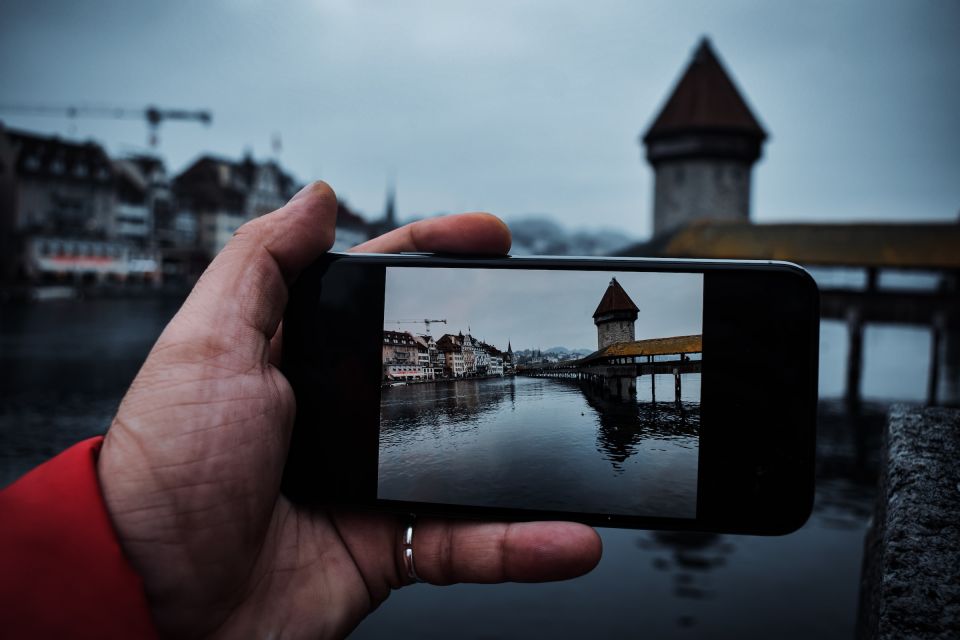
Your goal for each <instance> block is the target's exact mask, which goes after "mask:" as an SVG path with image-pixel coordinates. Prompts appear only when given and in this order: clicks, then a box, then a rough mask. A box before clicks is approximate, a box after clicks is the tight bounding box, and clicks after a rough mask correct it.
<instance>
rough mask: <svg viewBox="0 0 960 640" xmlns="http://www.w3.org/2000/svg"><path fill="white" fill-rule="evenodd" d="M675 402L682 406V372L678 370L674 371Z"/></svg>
mask: <svg viewBox="0 0 960 640" xmlns="http://www.w3.org/2000/svg"><path fill="white" fill-rule="evenodd" d="M673 401H674V403H675V404H676V405H677V406H679V405H680V370H679V369H677V368H674V369H673Z"/></svg>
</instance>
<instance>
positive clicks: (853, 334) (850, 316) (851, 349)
mask: <svg viewBox="0 0 960 640" xmlns="http://www.w3.org/2000/svg"><path fill="white" fill-rule="evenodd" d="M847 332H848V333H849V336H850V344H849V346H848V347H847V388H846V390H845V393H844V398H845V400H846V403H847V408H848V409H850V410H856V409H858V408H859V407H860V377H861V368H862V366H863V317H862V316H861V313H860V309H859V308H857V307H850V308H849V309H847Z"/></svg>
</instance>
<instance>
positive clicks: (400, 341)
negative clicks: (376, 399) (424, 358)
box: [382, 331, 432, 380]
mask: <svg viewBox="0 0 960 640" xmlns="http://www.w3.org/2000/svg"><path fill="white" fill-rule="evenodd" d="M418 347H419V344H418V342H417V340H416V338H414V337H413V335H412V334H410V333H409V332H406V331H384V332H383V360H382V361H383V379H384V380H425V379H426V376H427V370H428V369H429V367H425V366H424V365H423V364H421V362H420V360H419V349H418ZM431 371H432V370H431Z"/></svg>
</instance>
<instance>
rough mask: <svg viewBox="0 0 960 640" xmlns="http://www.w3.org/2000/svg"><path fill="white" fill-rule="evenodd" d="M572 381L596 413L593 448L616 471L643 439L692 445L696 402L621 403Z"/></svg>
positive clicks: (696, 426) (697, 414) (697, 417)
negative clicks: (595, 443) (594, 445)
mask: <svg viewBox="0 0 960 640" xmlns="http://www.w3.org/2000/svg"><path fill="white" fill-rule="evenodd" d="M570 384H576V385H577V386H578V387H579V389H580V391H581V392H582V393H583V395H584V397H585V398H586V401H587V404H589V405H590V407H591V408H592V409H593V410H594V411H595V412H596V414H597V416H598V418H599V423H600V428H599V429H598V430H597V450H598V451H599V452H600V453H602V454H603V456H604V457H605V458H606V459H607V460H608V461H610V463H611V465H612V466H613V468H614V469H615V470H616V471H617V472H622V471H623V463H624V462H626V460H627V459H628V458H629V457H630V456H632V455H634V454H635V453H636V452H637V449H638V447H639V446H641V444H642V443H643V441H644V440H647V439H650V438H662V439H666V440H671V441H674V442H676V443H677V444H678V445H679V446H692V447H695V446H696V438H697V436H698V435H699V430H700V404H699V403H696V402H681V403H673V402H659V403H653V402H636V401H634V402H623V401H620V400H617V399H611V398H609V397H607V396H604V395H603V394H602V393H600V392H598V391H597V389H596V387H595V386H593V385H589V384H582V383H573V382H571V383H570Z"/></svg>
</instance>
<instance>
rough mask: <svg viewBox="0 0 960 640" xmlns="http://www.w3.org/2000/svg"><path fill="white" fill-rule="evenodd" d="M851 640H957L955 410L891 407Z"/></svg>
mask: <svg viewBox="0 0 960 640" xmlns="http://www.w3.org/2000/svg"><path fill="white" fill-rule="evenodd" d="M860 587H861V588H860V611H859V616H858V623H857V636H858V638H862V639H865V638H871V639H873V638H877V639H883V640H886V639H893V638H897V639H902V638H922V639H933V638H937V639H941V638H942V639H944V640H945V639H947V638H960V410H955V409H938V408H922V407H912V406H906V405H894V406H893V407H891V409H890V414H889V417H888V421H887V430H886V441H885V451H884V463H883V469H882V471H881V475H880V487H879V494H878V498H877V506H876V511H875V513H874V519H873V523H872V525H871V527H870V529H869V530H868V532H867V537H866V541H865V549H864V561H863V572H862V577H861V586H860Z"/></svg>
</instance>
